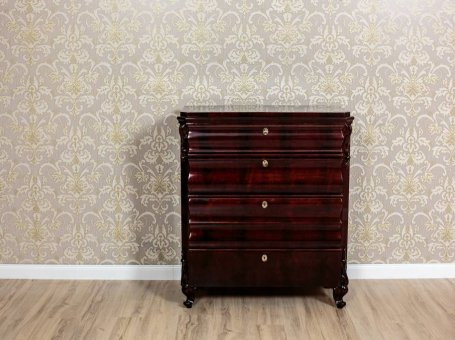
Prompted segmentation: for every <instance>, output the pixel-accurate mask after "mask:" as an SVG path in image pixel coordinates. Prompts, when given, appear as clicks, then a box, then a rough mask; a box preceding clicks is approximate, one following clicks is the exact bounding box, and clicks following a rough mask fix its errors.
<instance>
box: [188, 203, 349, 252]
mask: <svg viewBox="0 0 455 340" xmlns="http://www.w3.org/2000/svg"><path fill="white" fill-rule="evenodd" d="M342 210H343V200H342V198H341V197H338V198H333V197H332V198H295V197H294V198H293V197H267V196H264V197H190V199H189V245H190V247H192V248H212V249H213V248H311V247H320V248H334V247H340V246H341V226H342V223H341V215H342Z"/></svg>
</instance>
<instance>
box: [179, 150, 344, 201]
mask: <svg viewBox="0 0 455 340" xmlns="http://www.w3.org/2000/svg"><path fill="white" fill-rule="evenodd" d="M264 161H265V162H266V163H265V162H264ZM343 162H344V160H343V158H342V157H341V155H340V156H339V157H336V158H312V157H311V158H307V157H305V156H300V157H299V156H298V155H293V156H292V157H290V158H281V157H280V158H277V157H276V156H275V157H273V156H270V155H269V154H268V155H264V156H262V157H257V156H253V155H249V157H248V158H242V157H230V158H229V157H224V158H221V157H212V158H190V166H189V167H190V169H189V171H190V173H189V177H188V188H189V190H190V192H191V193H193V194H207V193H230V194H235V193H243V194H249V193H286V194H302V193H305V194H342V192H343V172H342V171H343V170H342V165H343Z"/></svg>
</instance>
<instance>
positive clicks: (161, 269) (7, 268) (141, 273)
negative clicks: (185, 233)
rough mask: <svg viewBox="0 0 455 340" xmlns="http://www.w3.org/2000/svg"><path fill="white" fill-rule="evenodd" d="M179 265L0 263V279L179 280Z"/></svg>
mask: <svg viewBox="0 0 455 340" xmlns="http://www.w3.org/2000/svg"><path fill="white" fill-rule="evenodd" d="M180 267H181V266H180V265H165V266H160V265H153V266H145V265H61V264H0V279H31V280H180Z"/></svg>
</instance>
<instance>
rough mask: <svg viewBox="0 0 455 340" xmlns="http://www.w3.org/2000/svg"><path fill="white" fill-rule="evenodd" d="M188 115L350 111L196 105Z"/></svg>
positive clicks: (323, 107)
mask: <svg viewBox="0 0 455 340" xmlns="http://www.w3.org/2000/svg"><path fill="white" fill-rule="evenodd" d="M182 112H186V113H208V112H210V113H212V112H213V113H217V112H218V113H261V112H270V113H274V112H276V113H302V114H305V113H341V114H349V110H348V109H347V108H345V107H342V106H336V105H196V106H185V107H184V108H183V110H182Z"/></svg>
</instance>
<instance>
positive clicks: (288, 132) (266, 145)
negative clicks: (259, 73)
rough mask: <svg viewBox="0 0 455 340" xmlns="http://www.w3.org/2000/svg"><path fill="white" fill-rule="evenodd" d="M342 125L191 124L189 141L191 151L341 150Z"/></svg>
mask: <svg viewBox="0 0 455 340" xmlns="http://www.w3.org/2000/svg"><path fill="white" fill-rule="evenodd" d="M264 128H267V130H268V133H267V135H264V133H263V129H264ZM342 128H343V125H336V126H332V125H330V124H320V125H312V126H310V125H276V124H266V123H263V124H261V125H257V124H256V125H250V124H245V125H194V126H193V127H192V128H191V129H190V133H189V135H188V143H189V151H190V153H212V152H224V153H245V152H247V153H249V152H264V153H269V152H279V153H288V152H307V153H330V152H332V153H337V152H338V153H341V151H342V144H343V139H344V138H343V132H342Z"/></svg>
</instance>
